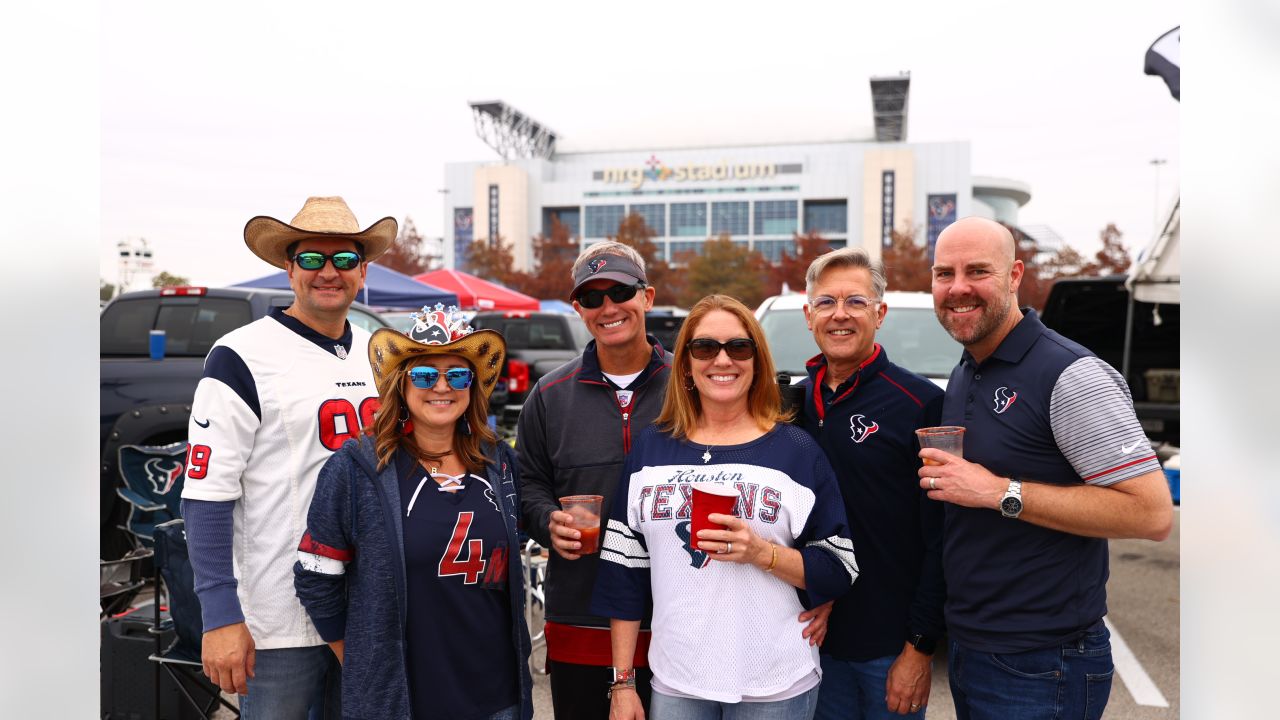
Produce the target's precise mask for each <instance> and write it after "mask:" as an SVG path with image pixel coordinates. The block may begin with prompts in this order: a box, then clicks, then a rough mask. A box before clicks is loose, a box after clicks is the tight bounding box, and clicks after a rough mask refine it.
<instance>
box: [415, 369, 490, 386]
mask: <svg viewBox="0 0 1280 720" xmlns="http://www.w3.org/2000/svg"><path fill="white" fill-rule="evenodd" d="M408 375H409V382H411V383H413V386H414V387H416V388H418V389H420V390H430V389H431V388H433V387H435V386H436V381H438V380H439V379H440V370H439V369H438V368H433V367H416V368H409V371H408ZM475 375H476V374H475V373H474V372H472V371H471V368H449V369H448V370H445V371H444V380H445V382H447V383H449V387H451V388H453V389H454V390H466V389H467V388H469V387H471V381H472V380H474V379H475Z"/></svg>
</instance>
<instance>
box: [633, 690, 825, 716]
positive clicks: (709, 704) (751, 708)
mask: <svg viewBox="0 0 1280 720" xmlns="http://www.w3.org/2000/svg"><path fill="white" fill-rule="evenodd" d="M650 702H651V703H652V705H651V708H650V709H651V710H653V713H652V717H653V720H811V719H812V718H813V709H814V708H815V707H816V706H817V704H818V688H817V687H815V688H813V689H812V690H809V691H808V692H803V693H800V694H799V695H797V696H795V697H793V698H790V699H788V700H776V701H774V702H740V703H722V702H716V701H715V700H694V699H690V698H682V697H672V696H670V695H663V694H662V693H660V692H658V691H657V690H654V691H653V699H652V700H651V701H650Z"/></svg>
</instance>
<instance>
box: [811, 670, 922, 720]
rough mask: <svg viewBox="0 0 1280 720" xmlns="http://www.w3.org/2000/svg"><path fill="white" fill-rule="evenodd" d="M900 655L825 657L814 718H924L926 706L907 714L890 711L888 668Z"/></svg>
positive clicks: (818, 719) (867, 719)
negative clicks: (887, 695) (858, 657)
mask: <svg viewBox="0 0 1280 720" xmlns="http://www.w3.org/2000/svg"><path fill="white" fill-rule="evenodd" d="M897 659H898V656H897V655H887V656H885V657H882V658H876V659H874V660H865V661H862V662H854V661H852V660H841V659H839V658H834V657H831V656H830V655H823V656H822V684H821V685H819V686H818V689H819V692H818V712H817V713H815V714H814V716H813V717H814V720H885V719H886V718H893V719H894V720H906V719H908V718H910V719H914V720H922V719H923V718H924V708H920V709H919V710H917V711H916V712H913V713H908V714H906V715H898V714H896V713H893V712H890V711H889V706H888V705H886V704H885V702H884V698H885V688H886V687H887V685H888V683H889V668H890V666H892V665H893V661H894V660H897Z"/></svg>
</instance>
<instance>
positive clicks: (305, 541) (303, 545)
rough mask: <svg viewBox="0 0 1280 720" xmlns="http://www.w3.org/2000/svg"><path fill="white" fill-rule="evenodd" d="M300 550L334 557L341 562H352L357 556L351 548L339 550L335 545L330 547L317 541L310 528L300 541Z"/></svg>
mask: <svg viewBox="0 0 1280 720" xmlns="http://www.w3.org/2000/svg"><path fill="white" fill-rule="evenodd" d="M298 552H304V553H311V554H312V555H319V556H320V557H327V558H332V559H334V560H338V561H341V562H351V561H352V560H354V559H355V556H356V555H355V553H354V552H352V551H350V550H339V549H338V548H335V547H329V546H328V545H325V544H324V543H319V542H316V540H315V538H313V537H311V531H310V530H308V531H307V533H306V534H305V535H303V536H302V542H300V543H298Z"/></svg>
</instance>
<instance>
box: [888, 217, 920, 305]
mask: <svg viewBox="0 0 1280 720" xmlns="http://www.w3.org/2000/svg"><path fill="white" fill-rule="evenodd" d="M918 234H919V233H918V232H917V231H916V230H915V228H914V227H912V226H910V225H908V226H906V227H904V228H903V229H902V230H894V231H893V234H892V244H891V245H889V247H887V248H884V250H883V251H882V252H881V254H880V260H881V261H882V262H883V263H884V273H885V279H886V280H887V281H888V282H887V287H888V289H890V290H893V291H895V292H929V291H930V290H931V289H932V288H933V269H932V264H931V263H930V262H929V247H928V245H926V244H925V243H922V242H916V236H917V235H918Z"/></svg>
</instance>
